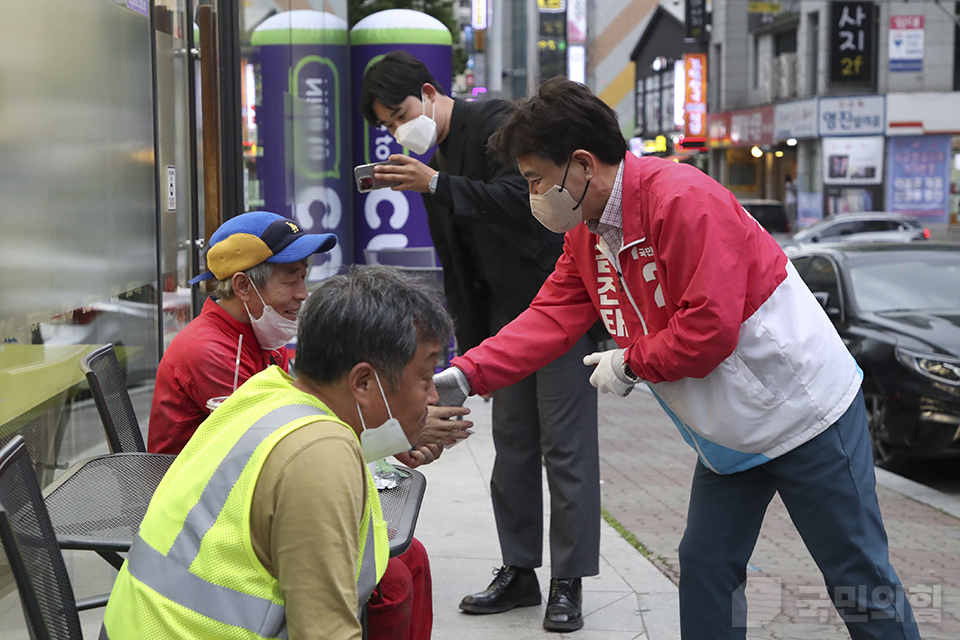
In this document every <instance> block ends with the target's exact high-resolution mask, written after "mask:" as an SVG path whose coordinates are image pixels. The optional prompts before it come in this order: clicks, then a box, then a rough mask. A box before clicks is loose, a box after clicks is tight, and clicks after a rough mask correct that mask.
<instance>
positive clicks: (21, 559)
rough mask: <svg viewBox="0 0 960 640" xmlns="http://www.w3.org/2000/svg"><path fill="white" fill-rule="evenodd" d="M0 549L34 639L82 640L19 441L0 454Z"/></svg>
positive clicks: (67, 584)
mask: <svg viewBox="0 0 960 640" xmlns="http://www.w3.org/2000/svg"><path fill="white" fill-rule="evenodd" d="M0 546H2V547H3V550H4V552H5V553H6V558H7V560H8V561H9V563H10V569H11V571H12V573H13V576H14V580H15V581H16V583H17V590H18V591H19V592H20V602H21V604H22V605H23V613H24V617H25V618H26V621H27V627H28V629H29V630H30V637H31V638H34V639H35V640H82V638H83V632H82V631H81V629H80V616H79V615H78V614H77V602H76V599H75V598H74V595H73V588H72V586H71V585H70V577H69V575H68V574H67V566H66V564H65V563H64V561H63V555H62V553H61V551H60V547H59V546H58V545H57V537H56V534H54V532H53V525H52V524H50V516H49V515H48V513H47V508H46V506H45V505H44V503H43V494H42V493H41V491H40V485H39V484H38V483H37V476H36V475H35V474H34V471H33V463H32V462H31V461H30V455H29V454H28V453H27V447H26V443H25V442H24V440H23V438H22V437H20V436H17V437H15V438H14V439H13V440H11V441H10V443H9V444H8V445H7V446H5V447H4V448H3V449H2V450H0Z"/></svg>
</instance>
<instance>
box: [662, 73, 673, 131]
mask: <svg viewBox="0 0 960 640" xmlns="http://www.w3.org/2000/svg"><path fill="white" fill-rule="evenodd" d="M667 67H668V69H670V70H669V71H664V72H661V73H660V83H661V88H660V118H661V121H660V131H673V130H674V128H675V127H674V125H673V65H672V64H670V65H667Z"/></svg>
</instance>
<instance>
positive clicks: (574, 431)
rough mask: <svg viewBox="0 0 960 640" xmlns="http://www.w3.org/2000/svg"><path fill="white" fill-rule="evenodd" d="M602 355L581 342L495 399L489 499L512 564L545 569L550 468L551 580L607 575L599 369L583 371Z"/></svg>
mask: <svg viewBox="0 0 960 640" xmlns="http://www.w3.org/2000/svg"><path fill="white" fill-rule="evenodd" d="M595 350H596V349H595V343H593V342H592V341H591V340H590V339H589V338H586V337H584V338H581V339H580V341H579V342H577V343H576V344H575V345H574V346H573V348H571V349H570V351H569V352H567V353H566V354H565V355H563V356H561V357H559V358H557V359H556V360H554V361H553V362H551V363H550V364H548V365H547V366H545V367H543V368H542V369H540V370H539V371H537V372H536V373H534V374H531V375H530V376H528V377H526V378H524V379H523V380H521V381H520V382H518V383H516V384H514V385H511V386H509V387H505V388H503V389H500V390H499V391H497V392H495V393H494V394H493V442H494V446H495V447H496V451H497V457H496V460H495V461H494V464H493V475H492V477H491V479H490V493H491V496H492V498H493V514H494V516H495V518H496V522H497V533H498V535H499V537H500V550H501V553H502V554H503V563H504V564H506V565H511V566H516V567H525V568H535V567H539V566H541V564H543V562H542V560H543V485H542V480H541V478H542V474H543V467H546V471H547V486H548V488H549V490H550V564H551V573H552V576H553V577H554V578H579V577H583V576H593V575H597V574H598V573H599V572H600V567H599V558H600V463H599V457H598V451H597V390H596V389H595V388H594V387H593V386H591V385H590V382H589V378H590V372H591V369H592V367H587V366H584V364H583V357H584V356H585V355H588V354H590V353H592V352H593V351H595ZM541 460H542V462H541Z"/></svg>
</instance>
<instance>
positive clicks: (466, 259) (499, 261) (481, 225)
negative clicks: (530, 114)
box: [424, 100, 563, 353]
mask: <svg viewBox="0 0 960 640" xmlns="http://www.w3.org/2000/svg"><path fill="white" fill-rule="evenodd" d="M513 109H514V107H513V105H511V104H510V103H509V102H506V101H505V100H488V101H483V102H464V101H462V100H456V101H455V103H454V107H453V114H452V116H451V121H450V131H449V133H448V134H447V138H446V139H445V140H444V142H443V144H442V145H441V150H440V151H438V152H437V153H436V154H434V157H433V159H432V160H431V162H430V166H432V167H434V168H437V169H439V170H440V171H441V173H440V178H439V180H438V184H437V192H436V193H435V194H433V195H431V194H425V195H424V203H425V205H426V209H427V222H428V224H429V226H430V234H431V236H432V237H433V243H434V246H435V247H436V249H437V254H438V256H439V258H440V264H441V266H442V267H443V275H444V291H445V293H446V297H447V307H448V309H449V310H450V313H451V315H452V316H453V318H454V322H455V324H456V328H457V342H458V346H459V349H460V352H461V353H462V352H463V351H466V350H467V349H470V348H472V347H474V346H476V345H477V344H479V343H480V342H481V341H483V340H484V339H485V338H487V337H489V336H491V335H493V334H494V333H496V332H497V331H498V330H499V329H500V328H501V327H503V326H504V325H505V324H507V323H508V322H510V321H511V320H513V319H514V318H515V317H517V316H518V315H519V314H520V313H521V312H522V311H524V310H525V309H526V308H527V307H528V306H529V305H530V302H531V301H532V300H533V298H534V296H536V294H537V292H538V291H539V290H540V286H541V285H542V284H543V282H544V281H545V280H546V279H547V276H549V275H550V273H552V271H553V267H554V265H555V264H556V261H557V258H559V257H560V254H561V253H562V252H563V236H562V235H560V234H557V233H553V232H552V231H549V230H548V229H546V228H545V227H544V226H543V225H541V224H540V223H539V222H537V220H536V218H534V217H533V215H532V214H531V213H530V201H529V195H528V193H529V191H528V187H527V181H526V179H524V177H523V176H522V175H520V170H519V169H518V168H517V166H516V163H512V164H511V165H510V166H504V165H503V163H501V162H500V159H499V158H498V157H497V154H495V153H493V152H490V151H489V150H488V149H487V140H488V139H489V138H490V136H491V135H492V134H493V132H494V131H496V130H497V129H498V128H499V127H500V126H501V125H502V124H503V123H504V122H505V121H506V119H507V118H508V117H509V116H510V115H511V113H512V112H513Z"/></svg>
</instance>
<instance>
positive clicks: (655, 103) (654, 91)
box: [643, 75, 660, 133]
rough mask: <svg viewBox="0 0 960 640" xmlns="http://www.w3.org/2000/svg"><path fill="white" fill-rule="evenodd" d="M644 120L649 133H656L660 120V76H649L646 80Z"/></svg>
mask: <svg viewBox="0 0 960 640" xmlns="http://www.w3.org/2000/svg"><path fill="white" fill-rule="evenodd" d="M643 82H644V88H645V89H644V92H643V93H644V100H643V121H644V123H645V124H646V126H647V127H648V129H647V131H648V132H649V133H656V131H655V129H656V127H657V124H658V123H659V122H660V76H658V75H652V76H648V77H647V78H646V79H645V80H644V81H643Z"/></svg>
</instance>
